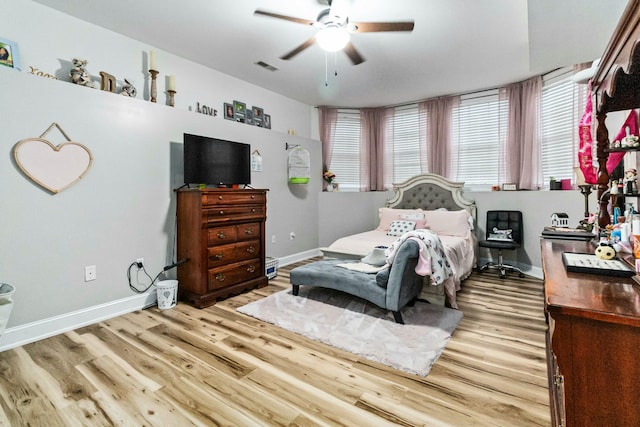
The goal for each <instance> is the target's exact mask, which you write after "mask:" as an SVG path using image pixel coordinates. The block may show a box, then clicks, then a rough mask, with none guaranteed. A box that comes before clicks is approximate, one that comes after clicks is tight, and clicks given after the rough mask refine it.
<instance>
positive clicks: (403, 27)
mask: <svg viewBox="0 0 640 427" xmlns="http://www.w3.org/2000/svg"><path fill="white" fill-rule="evenodd" d="M354 25H355V26H356V27H357V28H356V30H355V32H356V33H376V32H380V31H413V22H410V21H409V22H354Z"/></svg>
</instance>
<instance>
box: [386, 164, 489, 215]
mask: <svg viewBox="0 0 640 427" xmlns="http://www.w3.org/2000/svg"><path fill="white" fill-rule="evenodd" d="M393 187H394V191H395V194H394V196H393V197H392V198H391V199H389V200H388V201H387V202H386V203H385V206H387V207H389V208H398V209H418V208H421V209H424V210H433V209H438V208H445V209H447V210H450V211H457V210H461V209H466V210H468V211H469V213H470V214H471V216H472V217H473V218H474V220H475V219H476V218H477V217H476V213H477V212H476V204H475V201H473V200H470V199H467V198H466V197H464V195H463V187H464V182H453V181H449V180H448V179H446V178H444V177H442V176H440V175H435V174H422V175H416V176H414V177H413V178H410V179H408V180H406V181H405V182H403V183H401V184H394V185H393Z"/></svg>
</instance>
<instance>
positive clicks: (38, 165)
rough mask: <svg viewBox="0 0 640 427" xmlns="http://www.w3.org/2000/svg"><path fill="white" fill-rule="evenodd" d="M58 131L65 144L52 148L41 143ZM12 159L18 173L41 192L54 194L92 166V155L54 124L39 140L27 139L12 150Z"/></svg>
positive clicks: (82, 175) (46, 143)
mask: <svg viewBox="0 0 640 427" xmlns="http://www.w3.org/2000/svg"><path fill="white" fill-rule="evenodd" d="M54 127H55V128H57V129H58V130H59V131H60V133H61V134H62V135H63V136H64V137H65V139H66V140H67V142H64V143H62V144H58V145H54V144H52V143H51V142H49V141H47V140H46V139H44V137H45V135H46V134H47V133H48V132H49V131H50V130H51V129H52V128H54ZM13 156H14V158H15V161H16V164H17V165H18V167H19V168H20V170H21V171H22V172H23V173H24V174H25V175H26V176H27V178H29V179H31V180H32V181H33V182H35V183H36V184H38V185H39V186H41V187H42V188H44V189H46V190H48V191H50V192H51V193H53V194H57V193H59V192H61V191H62V190H65V189H67V188H69V187H70V186H72V185H73V184H75V183H76V182H78V181H79V180H80V179H81V178H82V177H84V176H85V175H86V174H87V172H88V171H89V168H91V165H92V164H93V156H92V155H91V151H90V150H89V149H88V148H87V147H86V146H85V145H82V144H80V143H78V142H73V141H72V140H71V138H69V136H68V135H67V134H66V133H65V132H64V131H63V130H62V128H61V127H60V126H59V125H58V124H57V123H52V124H51V126H49V128H48V129H47V130H46V131H44V133H42V135H40V137H38V138H27V139H23V140H21V141H19V142H18V143H17V144H16V145H15V146H14V147H13Z"/></svg>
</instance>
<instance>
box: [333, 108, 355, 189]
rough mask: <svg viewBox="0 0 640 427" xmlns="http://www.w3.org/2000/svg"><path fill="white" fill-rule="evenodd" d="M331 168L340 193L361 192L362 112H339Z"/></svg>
mask: <svg viewBox="0 0 640 427" xmlns="http://www.w3.org/2000/svg"><path fill="white" fill-rule="evenodd" d="M330 168H331V171H332V172H333V173H335V174H336V179H335V180H336V182H337V183H339V184H340V191H359V190H360V110H351V109H339V110H338V117H337V122H336V130H335V134H334V139H333V146H332V154H331V166H330Z"/></svg>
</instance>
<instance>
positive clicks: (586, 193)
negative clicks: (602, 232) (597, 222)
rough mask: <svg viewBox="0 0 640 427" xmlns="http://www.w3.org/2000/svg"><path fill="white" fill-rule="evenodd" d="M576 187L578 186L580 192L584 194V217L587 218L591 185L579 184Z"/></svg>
mask: <svg viewBox="0 0 640 427" xmlns="http://www.w3.org/2000/svg"><path fill="white" fill-rule="evenodd" d="M578 188H580V193H582V195H583V196H584V217H585V218H589V194H591V190H592V185H591V184H580V185H578Z"/></svg>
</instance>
